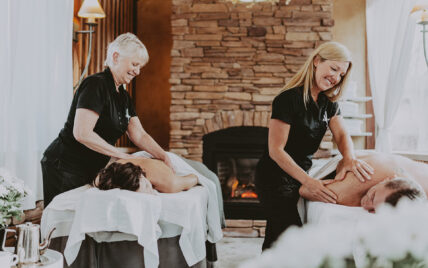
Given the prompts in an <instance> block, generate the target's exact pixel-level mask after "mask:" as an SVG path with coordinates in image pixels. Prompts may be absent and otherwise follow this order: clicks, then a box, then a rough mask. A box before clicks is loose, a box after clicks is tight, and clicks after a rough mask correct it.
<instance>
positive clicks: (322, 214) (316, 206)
mask: <svg viewBox="0 0 428 268" xmlns="http://www.w3.org/2000/svg"><path fill="white" fill-rule="evenodd" d="M363 153H364V152H359V155H361V154H363ZM341 159H342V156H341V155H337V156H335V157H333V158H330V159H329V160H328V161H324V162H322V165H321V166H315V169H313V170H310V171H309V175H310V176H311V177H313V178H315V179H322V178H324V177H325V176H327V175H328V174H330V173H331V172H333V171H334V170H336V167H337V164H338V163H339V161H340V160H341ZM298 210H299V214H300V217H301V219H302V221H303V222H307V223H310V224H333V223H334V224H341V225H343V226H347V228H349V229H350V230H357V228H358V225H359V224H360V223H361V222H362V221H366V220H370V217H372V216H373V215H372V214H370V213H368V212H367V211H365V210H364V209H363V208H362V207H348V206H343V205H337V204H331V203H323V202H314V201H305V200H304V199H303V198H300V200H299V203H298ZM350 242H352V243H353V245H354V246H353V257H354V261H355V265H356V267H357V268H359V267H364V264H365V255H366V254H365V252H364V251H363V250H362V248H361V247H358V246H355V245H357V243H354V241H350Z"/></svg>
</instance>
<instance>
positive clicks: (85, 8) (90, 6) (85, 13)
mask: <svg viewBox="0 0 428 268" xmlns="http://www.w3.org/2000/svg"><path fill="white" fill-rule="evenodd" d="M77 16H79V17H80V18H86V19H88V20H87V21H86V22H85V24H86V25H88V27H89V29H88V30H84V31H76V33H80V34H89V46H88V56H87V58H86V65H85V69H83V72H82V75H81V76H80V78H79V81H78V82H77V84H76V85H74V87H73V91H75V90H76V88H77V87H79V85H80V83H81V82H82V80H83V78H84V77H85V75H86V73H87V72H88V67H89V62H90V61H91V53H92V34H93V33H94V32H95V30H94V28H95V26H96V25H97V23H96V22H95V19H101V18H105V16H106V14H105V13H104V10H103V8H102V7H101V5H100V3H99V2H98V0H84V1H83V3H82V6H81V7H80V9H79V12H78V13H77Z"/></svg>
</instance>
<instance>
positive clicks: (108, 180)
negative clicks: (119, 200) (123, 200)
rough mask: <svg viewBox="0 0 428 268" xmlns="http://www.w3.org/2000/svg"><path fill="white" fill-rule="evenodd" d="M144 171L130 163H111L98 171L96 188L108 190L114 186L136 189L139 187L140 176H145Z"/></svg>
mask: <svg viewBox="0 0 428 268" xmlns="http://www.w3.org/2000/svg"><path fill="white" fill-rule="evenodd" d="M145 175H146V174H145V173H144V171H143V170H142V169H141V168H140V167H139V166H136V165H134V164H132V163H125V164H120V163H117V162H115V163H112V164H111V165H109V166H107V167H106V168H103V169H102V170H101V171H100V173H99V175H98V176H99V179H98V188H99V189H100V190H110V189H114V188H119V189H124V190H130V191H137V190H138V189H139V188H140V178H141V176H144V177H145Z"/></svg>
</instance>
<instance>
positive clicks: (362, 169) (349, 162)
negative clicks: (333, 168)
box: [334, 158, 374, 182]
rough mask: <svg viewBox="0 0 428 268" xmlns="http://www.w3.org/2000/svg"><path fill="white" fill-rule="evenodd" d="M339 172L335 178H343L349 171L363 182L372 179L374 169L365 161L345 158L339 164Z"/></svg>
mask: <svg viewBox="0 0 428 268" xmlns="http://www.w3.org/2000/svg"><path fill="white" fill-rule="evenodd" d="M337 170H338V172H337V174H336V177H335V178H334V180H336V181H337V180H339V181H341V180H343V179H344V178H345V176H346V173H347V172H352V173H354V175H355V176H356V177H357V179H359V180H360V181H361V182H366V181H368V180H370V179H371V175H373V173H374V169H373V168H372V167H371V166H370V165H369V164H367V163H366V162H365V161H363V160H360V159H356V158H344V159H342V160H341V161H340V162H339V164H338V165H337Z"/></svg>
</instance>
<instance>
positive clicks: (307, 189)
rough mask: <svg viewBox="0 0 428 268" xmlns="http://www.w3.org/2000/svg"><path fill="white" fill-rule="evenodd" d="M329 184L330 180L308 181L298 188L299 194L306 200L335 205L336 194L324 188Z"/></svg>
mask: <svg viewBox="0 0 428 268" xmlns="http://www.w3.org/2000/svg"><path fill="white" fill-rule="evenodd" d="M331 182H332V180H315V179H308V180H307V181H306V182H305V183H304V184H303V185H302V187H301V188H300V190H299V193H300V194H301V195H302V196H303V197H304V198H306V199H308V200H312V201H321V202H326V203H334V204H336V200H337V196H336V194H335V193H334V192H333V191H331V190H330V189H328V188H327V187H326V185H328V184H330V183H331Z"/></svg>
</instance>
